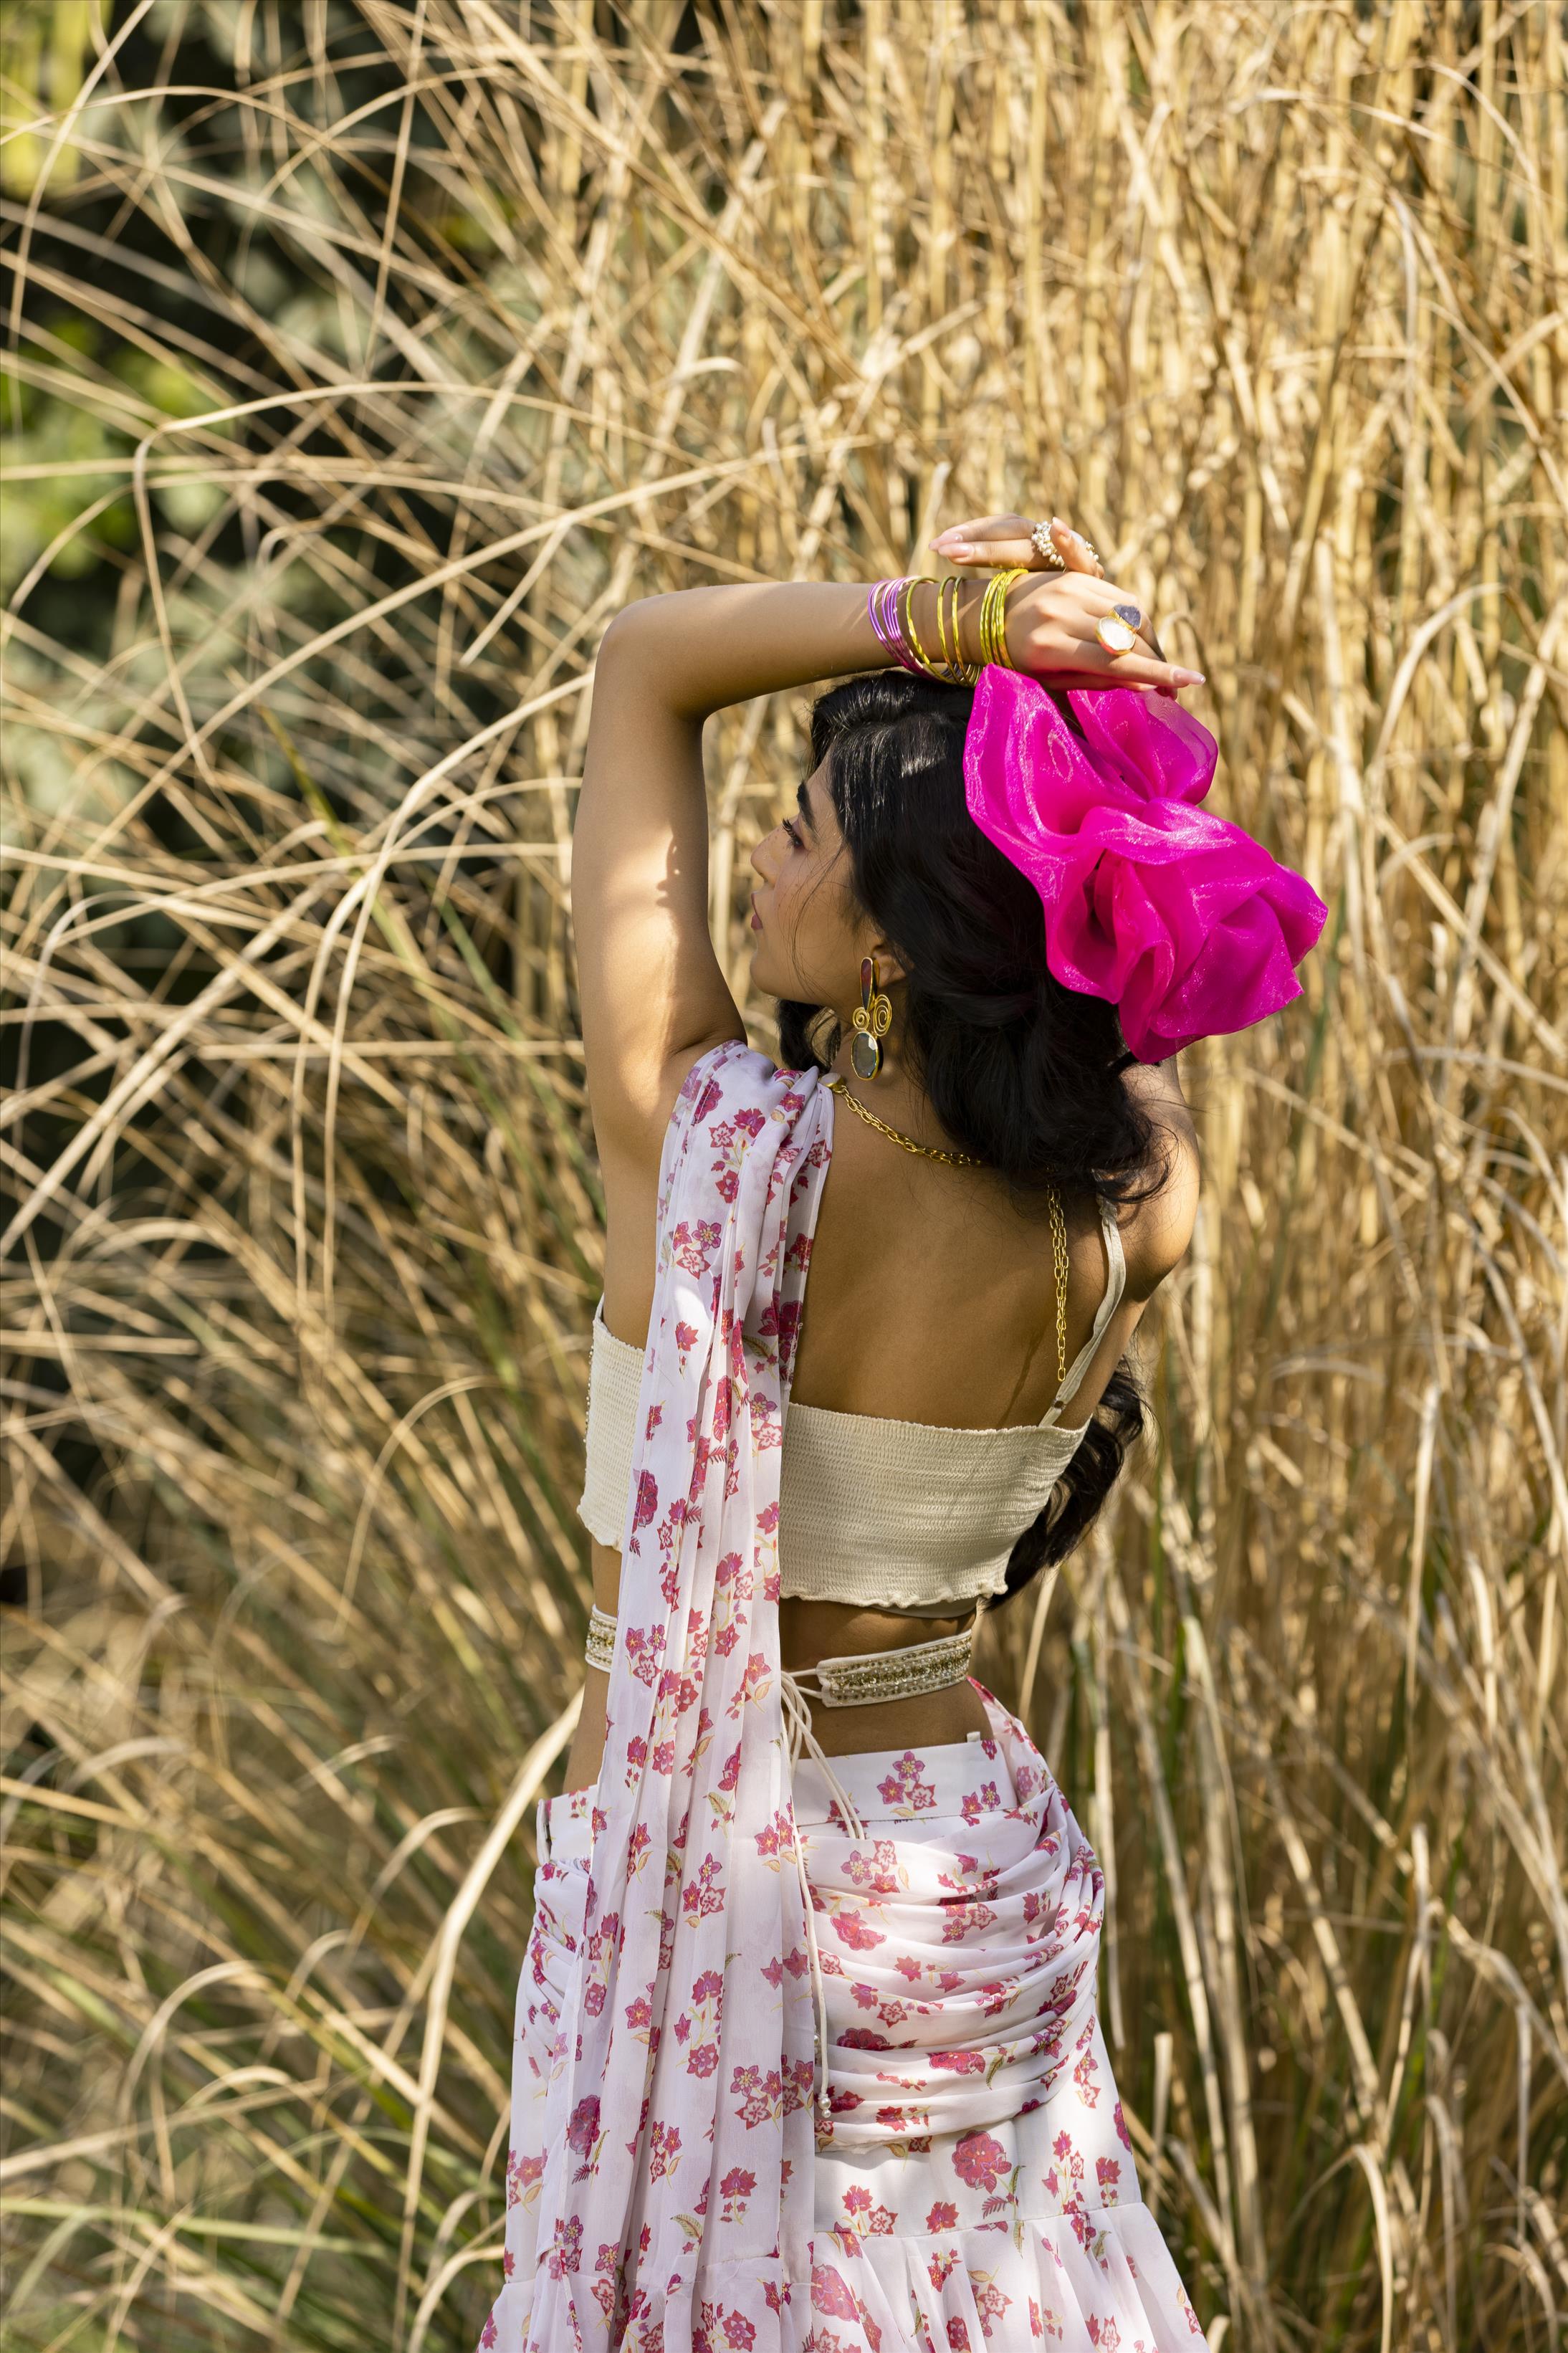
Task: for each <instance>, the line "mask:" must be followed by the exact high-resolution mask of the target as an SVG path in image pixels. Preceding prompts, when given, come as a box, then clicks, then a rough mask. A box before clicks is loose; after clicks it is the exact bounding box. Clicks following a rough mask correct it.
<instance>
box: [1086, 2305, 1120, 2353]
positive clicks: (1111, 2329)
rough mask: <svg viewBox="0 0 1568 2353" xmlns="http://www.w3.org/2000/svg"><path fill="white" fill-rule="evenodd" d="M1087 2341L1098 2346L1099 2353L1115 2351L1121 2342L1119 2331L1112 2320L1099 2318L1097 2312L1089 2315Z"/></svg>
mask: <svg viewBox="0 0 1568 2353" xmlns="http://www.w3.org/2000/svg"><path fill="white" fill-rule="evenodd" d="M1089 2343H1090V2344H1091V2345H1097V2346H1098V2347H1099V2348H1100V2353H1116V2348H1117V2347H1118V2346H1119V2345H1120V2344H1121V2329H1120V2328H1119V2327H1117V2325H1116V2323H1115V2321H1114V2320H1101V2319H1100V2316H1099V2315H1098V2314H1096V2313H1092V2312H1091V2313H1090V2314H1089Z"/></svg>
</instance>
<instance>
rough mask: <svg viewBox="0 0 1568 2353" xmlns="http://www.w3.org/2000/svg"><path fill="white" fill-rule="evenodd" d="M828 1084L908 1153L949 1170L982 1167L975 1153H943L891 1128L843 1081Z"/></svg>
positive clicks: (867, 1121) (855, 1110) (851, 1107)
mask: <svg viewBox="0 0 1568 2353" xmlns="http://www.w3.org/2000/svg"><path fill="white" fill-rule="evenodd" d="M827 1083H828V1085H829V1086H830V1087H831V1088H832V1090H833V1092H834V1093H835V1094H836V1095H837V1096H839V1097H840V1098H841V1099H842V1101H844V1102H845V1103H847V1104H848V1106H849V1108H850V1110H851V1111H852V1112H857V1113H858V1114H859V1116H860V1117H861V1118H862V1119H863V1120H864V1121H865V1123H866V1124H867V1126H868V1127H874V1128H875V1129H876V1131H877V1133H878V1134H879V1135H885V1136H887V1137H888V1138H889V1141H890V1142H891V1143H893V1144H898V1145H902V1146H903V1149H904V1150H905V1151H906V1152H918V1153H919V1154H920V1155H921V1159H922V1160H940V1161H941V1162H942V1165H943V1166H944V1167H947V1168H978V1167H979V1166H981V1163H980V1161H979V1159H978V1158H977V1157H976V1155H974V1154H973V1152H943V1151H942V1149H941V1147H940V1146H939V1145H934V1144H918V1143H917V1142H916V1141H915V1139H914V1137H913V1136H912V1135H906V1134H904V1131H903V1129H902V1128H901V1127H889V1125H888V1123H887V1121H886V1120H885V1119H879V1118H878V1117H877V1114H876V1113H875V1112H874V1111H868V1110H867V1108H866V1106H865V1104H864V1103H862V1102H861V1101H860V1099H859V1097H858V1095H852V1094H851V1093H850V1092H849V1090H848V1088H847V1086H846V1085H845V1083H844V1082H843V1080H842V1079H838V1078H832V1079H829V1080H828V1082H827Z"/></svg>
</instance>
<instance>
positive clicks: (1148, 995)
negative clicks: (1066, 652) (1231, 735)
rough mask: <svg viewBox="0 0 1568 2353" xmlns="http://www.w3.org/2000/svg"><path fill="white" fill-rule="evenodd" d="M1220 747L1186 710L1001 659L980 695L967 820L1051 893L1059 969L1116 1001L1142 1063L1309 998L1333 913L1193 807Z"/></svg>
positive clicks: (967, 753) (1051, 949)
mask: <svg viewBox="0 0 1568 2353" xmlns="http://www.w3.org/2000/svg"><path fill="white" fill-rule="evenodd" d="M1064 705H1065V707H1066V710H1065V712H1064V707H1063V706H1064ZM1066 712H1070V713H1071V720H1069V718H1068V716H1067V715H1066ZM1073 722H1076V723H1077V724H1076V727H1075V725H1074V724H1073ZM1218 750H1219V746H1218V745H1217V744H1216V743H1215V739H1214V737H1213V736H1212V735H1211V734H1210V733H1209V732H1208V729H1207V728H1206V727H1205V726H1204V725H1203V724H1202V723H1201V722H1200V721H1199V720H1196V719H1194V717H1193V715H1192V713H1191V712H1188V711H1184V710H1183V708H1182V706H1181V704H1180V703H1178V702H1169V701H1166V700H1165V699H1164V698H1163V697H1162V696H1158V695H1153V694H1145V693H1141V692H1140V691H1138V690H1137V689H1136V688H1133V687H1125V686H1110V687H1088V688H1072V689H1068V690H1066V691H1063V690H1060V689H1057V690H1050V689H1047V687H1046V686H1044V685H1043V684H1042V683H1041V682H1040V681H1039V680H1037V679H1033V678H1027V677H1025V676H1024V675H1022V674H1021V673H1020V672H1019V671H1017V670H1001V669H997V668H995V667H994V666H993V667H989V668H987V669H986V670H983V671H982V673H981V678H980V683H979V685H978V686H977V687H976V688H975V691H974V703H973V711H972V712H971V714H970V721H969V726H968V730H967V733H966V735H965V739H964V754H963V774H964V786H965V794H966V797H967V801H968V806H969V813H970V815H971V817H972V818H973V819H974V822H975V824H976V825H977V826H978V827H979V828H980V829H981V831H982V832H983V833H984V835H985V836H986V837H987V839H990V840H991V841H994V843H995V845H996V847H997V849H1000V850H1001V852H1002V854H1003V856H1004V857H1005V858H1006V859H1008V860H1010V861H1011V863H1012V864H1013V865H1015V866H1016V867H1017V868H1018V870H1019V871H1020V872H1021V873H1023V874H1026V876H1027V877H1028V879H1029V881H1031V882H1032V883H1033V884H1034V886H1035V888H1036V890H1037V892H1039V894H1040V902H1041V905H1042V906H1043V908H1044V910H1045V918H1046V961H1047V964H1048V965H1049V966H1050V968H1051V970H1052V972H1053V973H1055V975H1056V976H1057V978H1058V980H1059V981H1062V982H1063V983H1064V984H1065V985H1066V986H1067V987H1068V988H1075V989H1079V990H1082V991H1084V992H1085V993H1087V994H1088V995H1089V996H1092V997H1108V998H1110V1001H1111V1002H1112V1003H1113V1004H1114V1005H1115V1006H1116V1008H1117V1010H1118V1013H1119V1015H1120V1017H1121V1034H1122V1036H1123V1038H1124V1039H1126V1041H1127V1046H1128V1050H1129V1051H1130V1052H1131V1053H1132V1054H1135V1055H1136V1056H1137V1058H1138V1060H1140V1061H1141V1062H1158V1061H1163V1060H1164V1059H1165V1057H1166V1056H1167V1055H1168V1054H1173V1053H1176V1052H1178V1051H1179V1050H1181V1048H1183V1047H1184V1046H1190V1045H1192V1044H1193V1042H1194V1039H1199V1038H1207V1037H1214V1036H1218V1035H1221V1034H1224V1033H1226V1032H1229V1031H1232V1030H1237V1029H1248V1028H1250V1026H1251V1025H1252V1023H1253V1022H1255V1021H1260V1020H1262V1018H1264V1016H1265V1015H1266V1014H1269V1013H1277V1012H1278V1011H1279V1008H1281V1006H1284V1005H1288V1004H1289V1002H1290V1000H1291V999H1292V998H1293V997H1300V994H1301V984H1300V981H1299V980H1298V979H1297V977H1296V973H1295V966H1296V965H1298V964H1300V961H1301V958H1302V957H1303V956H1304V955H1306V954H1307V952H1308V950H1309V949H1310V947H1311V946H1312V945H1313V944H1314V943H1315V942H1316V940H1317V938H1318V935H1319V934H1320V933H1321V930H1322V928H1323V924H1324V922H1325V920H1326V919H1327V915H1328V909H1327V908H1326V907H1325V906H1324V904H1323V902H1322V901H1321V899H1320V898H1319V896H1318V894H1317V892H1315V891H1314V890H1313V889H1312V887H1311V885H1310V883H1309V882H1308V881H1306V879H1305V878H1304V877H1303V876H1302V875H1300V874H1297V873H1295V872H1293V871H1292V870H1291V869H1290V868H1289V867H1287V866H1282V865H1281V864H1280V863H1279V860H1276V859H1274V858H1272V857H1271V856H1270V855H1269V853H1268V850H1267V849H1264V847H1263V845H1262V843H1261V842H1259V841H1256V840H1254V839H1253V837H1252V836H1251V835H1250V834H1249V833H1247V832H1245V831H1244V830H1243V828H1241V827H1240V826H1238V825H1233V824H1232V823H1231V822H1230V820H1229V819H1228V818H1222V817H1218V816H1216V815H1215V813H1214V811H1212V810H1210V809H1204V808H1200V807H1197V803H1198V802H1200V801H1201V800H1202V799H1203V797H1204V796H1205V793H1206V792H1207V791H1208V788H1209V786H1210V784H1211V783H1212V782H1213V780H1214V773H1215V759H1216V756H1217V754H1218Z"/></svg>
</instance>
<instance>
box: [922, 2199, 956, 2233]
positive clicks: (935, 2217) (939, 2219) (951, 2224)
mask: <svg viewBox="0 0 1568 2353" xmlns="http://www.w3.org/2000/svg"><path fill="white" fill-rule="evenodd" d="M957 2228H958V2209H957V2207H956V2206H955V2205H954V2204H953V2203H952V2200H951V2199H950V2198H939V2199H938V2200H937V2201H936V2204H935V2205H934V2206H931V2207H928V2208H927V2210H926V2229H927V2230H928V2231H956V2230H957Z"/></svg>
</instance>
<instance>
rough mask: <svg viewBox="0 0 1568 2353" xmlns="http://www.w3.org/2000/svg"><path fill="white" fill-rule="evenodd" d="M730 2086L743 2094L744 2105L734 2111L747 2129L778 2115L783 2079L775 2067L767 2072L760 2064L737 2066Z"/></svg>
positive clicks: (749, 2130)
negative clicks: (758, 2065) (765, 2072)
mask: <svg viewBox="0 0 1568 2353" xmlns="http://www.w3.org/2000/svg"><path fill="white" fill-rule="evenodd" d="M808 2072H809V2070H808ZM730 2089H731V2092H732V2093H735V2094H739V2096H740V2101H741V2105H740V2106H739V2107H738V2108H737V2109H736V2111H735V2114H736V2115H737V2116H739V2117H740V2119H741V2122H742V2124H743V2125H744V2126H745V2127H746V2130H747V2131H748V2132H752V2131H754V2130H755V2128H756V2126H758V2125H765V2124H766V2123H767V2122H768V2121H769V2119H770V2118H771V2117H773V2116H777V2115H778V2113H779V2108H780V2104H781V2102H782V2099H783V2096H784V2081H783V2078H782V2077H781V2076H780V2074H779V2073H778V2072H777V2070H776V2069H773V2068H770V2070H769V2071H768V2073H767V2074H766V2075H764V2074H763V2071H762V2069H761V2068H760V2067H737V2068H736V2070H735V2072H734V2073H733V2075H732V2076H731V2079H730Z"/></svg>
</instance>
